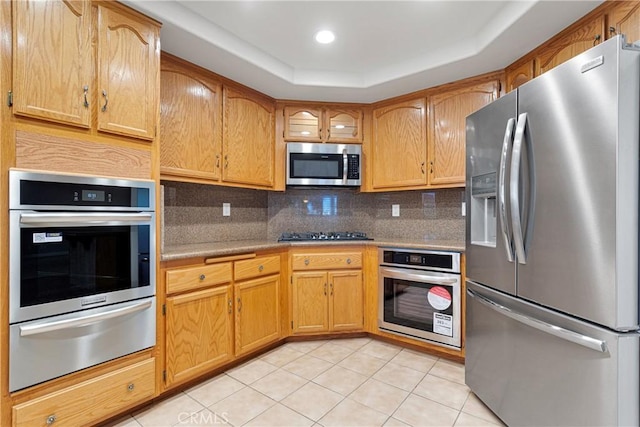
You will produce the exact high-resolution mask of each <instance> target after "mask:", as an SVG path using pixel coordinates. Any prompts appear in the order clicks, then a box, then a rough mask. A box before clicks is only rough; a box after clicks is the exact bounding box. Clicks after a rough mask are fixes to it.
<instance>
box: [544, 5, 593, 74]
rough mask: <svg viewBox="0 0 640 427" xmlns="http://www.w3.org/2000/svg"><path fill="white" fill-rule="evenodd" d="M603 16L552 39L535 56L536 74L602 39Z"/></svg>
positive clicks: (547, 69)
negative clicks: (556, 38)
mask: <svg viewBox="0 0 640 427" xmlns="http://www.w3.org/2000/svg"><path fill="white" fill-rule="evenodd" d="M604 35H605V33H604V17H603V16H600V17H598V18H596V19H594V20H593V21H591V22H589V23H587V24H585V25H584V26H582V27H581V28H578V29H577V30H575V31H574V32H572V33H571V34H569V35H567V36H566V37H563V38H561V39H558V40H554V41H552V42H551V43H549V45H548V46H547V47H546V48H545V49H544V50H543V51H542V52H541V53H540V54H539V55H538V56H537V57H536V59H535V65H536V76H539V75H540V74H542V73H545V72H547V71H549V70H550V69H552V68H553V67H555V66H557V65H560V64H562V63H563V62H565V61H567V60H569V59H571V58H573V57H574V56H576V55H578V54H580V53H582V52H584V51H585V50H587V49H589V48H591V47H593V46H595V45H596V44H598V43H599V42H601V41H603V40H604Z"/></svg>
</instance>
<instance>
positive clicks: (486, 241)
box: [471, 172, 497, 248]
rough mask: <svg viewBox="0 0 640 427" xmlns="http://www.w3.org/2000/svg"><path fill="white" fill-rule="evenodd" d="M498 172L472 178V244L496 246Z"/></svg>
mask: <svg viewBox="0 0 640 427" xmlns="http://www.w3.org/2000/svg"><path fill="white" fill-rule="evenodd" d="M496 178H497V177H496V173H495V172H491V173H486V174H483V175H477V176H474V177H472V178H471V244H473V245H479V246H489V247H493V248H495V247H496V188H497V180H496Z"/></svg>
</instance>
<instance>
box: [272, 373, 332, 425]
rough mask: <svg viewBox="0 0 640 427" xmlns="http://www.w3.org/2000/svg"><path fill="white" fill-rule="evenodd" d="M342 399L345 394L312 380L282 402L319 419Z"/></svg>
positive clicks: (313, 418) (308, 416)
mask: <svg viewBox="0 0 640 427" xmlns="http://www.w3.org/2000/svg"><path fill="white" fill-rule="evenodd" d="M342 399H343V396H342V395H340V394H339V393H336V392H335V391H331V390H328V389H326V388H324V387H322V386H319V385H318V384H316V383H313V382H310V383H307V384H306V385H304V386H302V387H301V388H300V389H298V390H296V391H294V392H293V393H291V394H290V395H289V396H287V397H286V398H284V399H283V400H282V401H281V402H280V403H282V404H283V405H285V406H287V407H288V408H290V409H293V410H294V411H296V412H298V413H300V414H302V415H304V416H305V417H307V418H310V419H312V420H313V421H318V420H319V419H320V418H322V417H323V416H324V415H325V414H326V413H327V412H329V411H330V410H331V409H333V407H334V406H336V405H337V404H338V402H340V401H341V400H342Z"/></svg>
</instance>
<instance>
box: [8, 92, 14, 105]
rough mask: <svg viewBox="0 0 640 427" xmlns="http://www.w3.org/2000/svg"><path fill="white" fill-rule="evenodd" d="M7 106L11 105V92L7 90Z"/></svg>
mask: <svg viewBox="0 0 640 427" xmlns="http://www.w3.org/2000/svg"><path fill="white" fill-rule="evenodd" d="M7 106H8V107H13V92H12V91H9V93H8V94H7Z"/></svg>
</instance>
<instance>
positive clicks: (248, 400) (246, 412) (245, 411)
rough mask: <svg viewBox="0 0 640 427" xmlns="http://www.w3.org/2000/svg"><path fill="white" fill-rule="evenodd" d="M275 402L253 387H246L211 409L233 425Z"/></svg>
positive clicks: (253, 416) (238, 424)
mask: <svg viewBox="0 0 640 427" xmlns="http://www.w3.org/2000/svg"><path fill="white" fill-rule="evenodd" d="M275 404H276V401H275V400H272V399H269V398H268V397H267V396H265V395H264V394H262V393H259V392H257V391H255V390H254V389H252V388H251V387H245V388H243V389H242V390H240V391H237V392H235V393H234V394H232V395H231V396H229V397H227V398H226V399H223V400H221V401H220V402H218V403H215V404H213V405H211V406H210V407H209V409H210V410H211V411H212V412H214V413H215V414H217V415H218V416H219V417H221V418H224V419H226V420H228V422H229V423H230V424H231V425H233V426H241V425H243V424H244V423H246V422H247V421H249V420H251V419H253V418H255V417H256V416H258V415H260V414H261V413H263V412H264V411H266V410H267V409H269V408H270V407H272V406H273V405H275Z"/></svg>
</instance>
